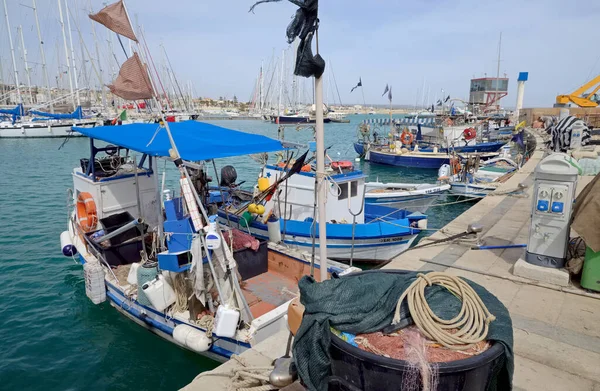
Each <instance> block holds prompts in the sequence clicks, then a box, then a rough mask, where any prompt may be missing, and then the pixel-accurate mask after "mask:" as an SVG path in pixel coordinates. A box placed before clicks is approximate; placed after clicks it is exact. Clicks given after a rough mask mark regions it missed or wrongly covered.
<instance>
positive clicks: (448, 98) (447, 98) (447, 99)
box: [444, 95, 450, 103]
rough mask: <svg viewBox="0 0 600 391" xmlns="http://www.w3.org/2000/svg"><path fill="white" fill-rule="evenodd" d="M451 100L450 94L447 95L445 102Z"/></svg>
mask: <svg viewBox="0 0 600 391" xmlns="http://www.w3.org/2000/svg"><path fill="white" fill-rule="evenodd" d="M449 100H450V95H448V96H447V97H446V99H444V103H446V102H448V101H449Z"/></svg>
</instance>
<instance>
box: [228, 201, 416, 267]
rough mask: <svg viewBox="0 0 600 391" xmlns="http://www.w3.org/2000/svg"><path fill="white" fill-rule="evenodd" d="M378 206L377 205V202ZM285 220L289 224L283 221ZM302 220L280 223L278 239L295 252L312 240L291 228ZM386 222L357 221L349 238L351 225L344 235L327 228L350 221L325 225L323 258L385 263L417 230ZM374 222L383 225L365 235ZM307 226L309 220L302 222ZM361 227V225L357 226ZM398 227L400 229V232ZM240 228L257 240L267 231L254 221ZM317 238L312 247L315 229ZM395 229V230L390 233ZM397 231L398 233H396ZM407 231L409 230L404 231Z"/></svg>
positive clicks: (235, 220) (232, 219) (308, 247)
mask: <svg viewBox="0 0 600 391" xmlns="http://www.w3.org/2000/svg"><path fill="white" fill-rule="evenodd" d="M378 206H379V205H378ZM219 219H220V220H221V222H223V223H225V222H227V220H229V221H230V222H232V223H234V224H237V223H238V222H239V218H238V217H237V216H235V215H233V214H229V216H227V215H226V213H225V212H223V211H222V210H221V211H219ZM401 221H403V222H402V224H404V225H408V224H409V222H408V221H407V220H406V219H405V220H401ZM287 223H289V225H288V224H287ZM302 223H303V222H296V221H288V222H283V221H282V222H281V227H282V234H281V238H282V241H283V242H284V243H285V244H286V245H287V246H289V247H291V248H293V249H296V250H299V251H310V250H311V248H312V247H313V239H312V237H311V236H310V230H306V232H302V233H299V232H298V231H297V230H296V229H295V225H297V224H302ZM389 223H390V224H387V223H386V222H379V223H377V222H374V223H372V224H357V226H356V227H357V228H356V231H355V238H354V240H353V239H352V234H351V228H350V229H349V230H348V231H349V232H346V235H344V236H338V235H335V234H332V233H331V230H333V229H335V228H339V227H340V226H350V227H351V226H352V225H351V224H327V228H328V231H329V232H328V233H327V258H331V259H334V260H339V261H342V262H345V261H349V260H350V258H352V259H353V260H354V261H361V262H371V263H382V262H387V261H389V260H390V259H392V258H393V257H395V256H396V255H398V254H400V253H401V252H403V251H405V250H406V249H408V248H409V247H410V246H411V244H412V243H413V242H414V240H415V239H416V237H417V235H418V233H419V232H420V231H419V230H418V229H411V228H410V227H404V226H402V227H397V226H398V225H400V224H397V223H394V222H393V221H389ZM377 224H380V225H383V227H382V229H380V230H379V231H380V235H378V236H376V235H371V236H370V237H366V236H365V235H363V234H362V232H361V231H362V230H363V228H364V227H365V226H367V225H368V226H371V227H373V228H374V229H376V228H375V227H377ZM306 225H307V226H308V227H310V226H311V224H310V223H306ZM361 226H362V227H361ZM398 228H403V229H402V231H401V230H400V229H398ZM240 229H241V230H243V231H245V232H249V233H250V234H251V235H252V236H255V237H257V238H259V239H269V232H268V230H267V226H266V225H265V224H261V223H257V222H256V221H254V222H252V223H251V224H250V227H248V228H244V227H240ZM316 231H317V238H316V240H315V242H314V246H315V247H316V248H318V247H319V240H318V229H317V230H316ZM394 231H396V232H394ZM400 232H401V233H400ZM407 232H409V233H407Z"/></svg>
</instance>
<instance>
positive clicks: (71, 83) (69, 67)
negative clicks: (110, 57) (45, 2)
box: [4, 0, 77, 110]
mask: <svg viewBox="0 0 600 391" xmlns="http://www.w3.org/2000/svg"><path fill="white" fill-rule="evenodd" d="M4 1H6V0H4ZM57 1H58V15H59V20H60V27H61V29H62V36H63V43H64V46H65V58H66V60H67V73H68V75H69V89H70V90H71V101H72V103H73V110H75V109H76V108H77V104H76V102H75V94H74V91H73V79H72V75H71V59H70V58H69V48H68V46H67V34H66V33H65V21H64V19H63V13H62V4H61V2H60V0H57ZM59 72H60V69H59Z"/></svg>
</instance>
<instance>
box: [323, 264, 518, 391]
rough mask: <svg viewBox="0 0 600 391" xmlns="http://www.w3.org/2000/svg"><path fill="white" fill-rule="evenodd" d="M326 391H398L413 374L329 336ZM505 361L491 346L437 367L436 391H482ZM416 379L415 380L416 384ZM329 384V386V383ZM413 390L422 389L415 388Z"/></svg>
mask: <svg viewBox="0 0 600 391" xmlns="http://www.w3.org/2000/svg"><path fill="white" fill-rule="evenodd" d="M363 273H396V274H403V273H406V272H404V271H401V270H398V271H395V270H386V271H382V270H373V271H367V272H363ZM329 351H330V354H331V371H332V375H333V377H332V378H330V382H329V388H330V390H349V391H355V390H356V389H359V390H363V391H382V390H400V389H401V386H402V384H404V383H403V382H404V378H405V377H406V376H407V375H408V374H409V371H414V367H412V368H411V366H410V364H409V363H408V362H406V361H403V360H396V359H392V358H387V357H383V356H380V355H377V354H373V353H370V352H366V351H364V350H362V349H359V348H357V347H355V346H352V345H350V344H349V343H347V342H346V341H344V340H342V339H340V338H338V337H337V336H336V335H335V334H333V333H331V345H330V349H329ZM504 360H506V355H505V353H504V347H503V346H502V344H499V343H496V344H493V345H492V346H491V347H490V348H489V349H488V350H486V351H485V352H483V353H481V354H479V355H477V356H472V357H469V358H466V359H464V360H457V361H450V362H442V363H437V364H435V365H437V370H438V373H439V383H438V387H437V390H438V391H484V390H486V389H487V388H488V385H490V384H491V383H492V382H493V381H494V380H495V378H496V376H497V373H498V371H499V370H500V369H501V368H502V366H503V364H504ZM419 379H420V376H417V381H419ZM331 380H333V382H332V381H331ZM416 389H419V390H420V389H422V385H421V384H419V385H418V387H417V388H416Z"/></svg>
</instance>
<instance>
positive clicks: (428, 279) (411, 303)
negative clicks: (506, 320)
mask: <svg viewBox="0 0 600 391" xmlns="http://www.w3.org/2000/svg"><path fill="white" fill-rule="evenodd" d="M432 285H440V286H443V287H444V288H446V289H448V290H449V291H450V292H451V293H452V294H453V295H454V296H456V297H457V298H458V299H460V300H461V301H462V307H461V309H460V312H459V314H458V315H457V316H456V317H454V318H452V319H450V320H445V319H441V318H439V317H438V316H437V315H436V314H435V313H434V312H433V311H432V310H431V308H430V307H429V304H428V303H427V300H426V299H425V288H426V287H428V286H432ZM405 298H406V300H407V303H408V310H409V312H410V315H411V317H412V319H413V321H414V323H415V325H416V326H417V327H418V328H419V330H420V331H421V333H423V335H424V336H425V337H427V338H429V339H431V340H433V341H436V342H438V343H439V344H441V345H443V346H445V347H446V348H448V349H452V350H465V349H468V348H470V347H471V346H472V345H473V344H476V343H478V342H481V341H483V340H484V339H485V338H486V336H487V334H488V330H489V324H490V322H492V321H494V320H495V319H496V317H495V316H494V315H492V313H490V311H489V310H488V309H487V307H486V306H485V304H484V303H483V301H481V298H480V297H479V295H477V293H476V292H475V291H474V290H473V288H471V286H470V285H469V284H467V283H466V282H465V281H464V280H463V279H462V278H459V277H455V276H452V275H450V274H448V273H444V272H431V273H428V274H422V273H419V274H417V279H416V280H415V281H414V282H413V283H412V284H411V285H410V286H409V287H408V289H406V291H405V292H404V293H403V294H402V296H400V299H399V300H398V304H397V305H396V311H395V313H394V318H393V320H392V324H397V323H398V322H400V307H401V306H402V302H403V301H404V299H405ZM450 330H457V331H456V332H451V331H450Z"/></svg>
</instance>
